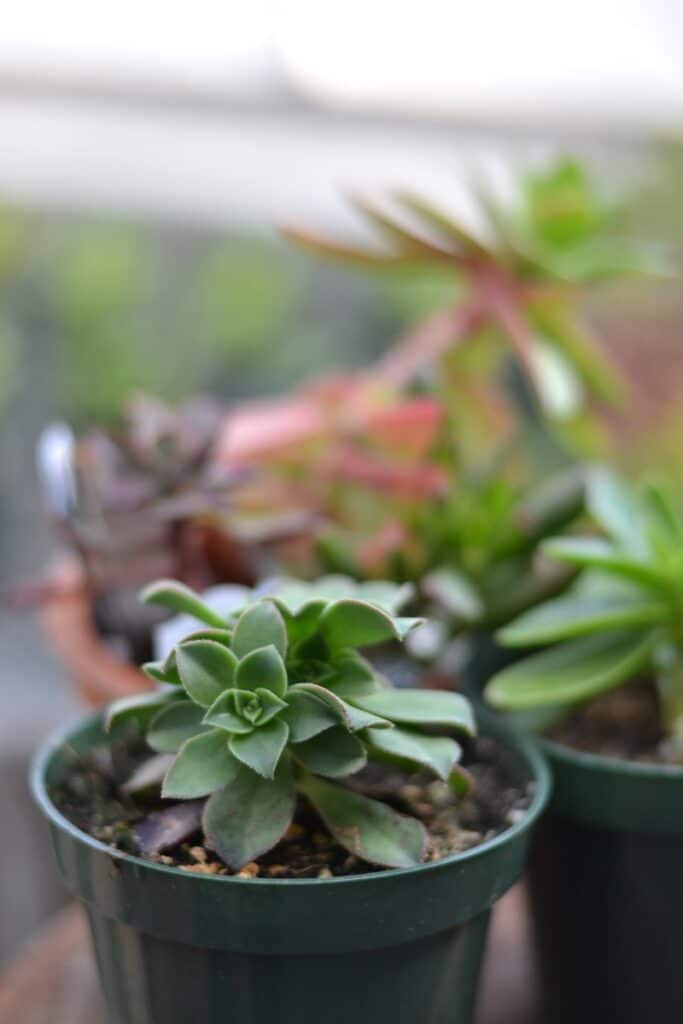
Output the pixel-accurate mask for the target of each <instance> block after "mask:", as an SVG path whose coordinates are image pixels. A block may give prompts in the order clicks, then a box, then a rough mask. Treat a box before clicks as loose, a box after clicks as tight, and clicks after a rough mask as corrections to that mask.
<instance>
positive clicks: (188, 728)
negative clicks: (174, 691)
mask: <svg viewBox="0 0 683 1024" xmlns="http://www.w3.org/2000/svg"><path fill="white" fill-rule="evenodd" d="M203 717H204V711H203V709H202V708H200V707H198V706H197V704H194V703H193V702H192V701H191V700H182V701H177V702H175V703H173V704H171V705H170V706H169V707H166V708H162V710H161V711H159V712H157V714H156V715H155V716H154V718H153V719H152V721H151V722H150V724H149V730H148V732H147V742H148V744H149V745H150V747H151V748H152V750H156V752H157V753H158V754H175V753H176V751H178V750H180V748H181V747H182V745H183V743H184V742H185V740H189V739H190V738H191V737H192V736H196V735H197V734H198V733H201V732H205V731H206V726H205V725H204V724H203V722H202V719H203Z"/></svg>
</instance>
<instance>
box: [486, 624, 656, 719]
mask: <svg viewBox="0 0 683 1024" xmlns="http://www.w3.org/2000/svg"><path fill="white" fill-rule="evenodd" d="M654 644H655V634H654V633H653V632H627V633H624V632H621V631H613V632H609V633H600V634H598V635H597V636H589V637H581V639H579V640H569V641H567V642H566V643H563V644H559V645H558V646H557V647H553V648H551V650H549V651H543V652H541V653H540V654H534V655H532V656H531V657H530V658H525V659H524V661H518V662H515V664H514V665H511V666H509V667H508V668H506V669H503V671H502V672H498V673H497V674H496V675H495V676H493V678H492V679H491V680H490V681H489V683H488V685H487V687H486V691H485V692H486V699H487V700H488V701H489V703H490V704H492V705H493V706H494V707H498V708H505V709H508V710H510V711H516V710H524V709H525V708H534V707H538V706H543V705H549V704H570V703H574V702H576V701H581V700H586V699H588V698H589V697H594V696H596V695H597V694H599V693H603V692H604V691H606V690H610V689H612V688H613V687H615V686H618V685H619V683H622V682H624V681H625V680H627V679H630V678H632V677H633V676H635V675H636V674H637V673H638V672H639V671H640V670H641V669H643V668H644V667H645V666H646V665H647V664H648V662H649V660H650V657H651V655H652V651H653V647H654Z"/></svg>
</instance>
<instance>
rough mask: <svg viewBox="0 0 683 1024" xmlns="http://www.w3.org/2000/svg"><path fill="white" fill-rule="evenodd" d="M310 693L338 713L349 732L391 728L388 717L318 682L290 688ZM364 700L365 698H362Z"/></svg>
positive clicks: (340, 720) (339, 718) (299, 684)
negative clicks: (349, 699)
mask: <svg viewBox="0 0 683 1024" xmlns="http://www.w3.org/2000/svg"><path fill="white" fill-rule="evenodd" d="M293 692H296V693H308V694H311V695H312V696H314V697H318V699H319V700H321V701H323V702H324V703H325V704H327V706H328V707H329V708H331V709H332V711H333V712H334V713H335V714H336V715H337V720H338V721H339V722H341V724H342V725H344V726H345V727H346V728H347V729H348V730H349V732H358V730H359V729H390V728H391V722H390V721H389V720H388V718H382V717H381V716H380V715H376V714H373V713H372V712H370V713H368V712H367V711H365V710H363V709H361V708H359V707H356V706H355V705H353V704H350V703H348V702H347V701H345V700H342V698H341V697H338V696H337V694H336V693H332V691H331V690H328V689H326V688H325V687H324V686H318V685H317V683H297V684H296V686H293V687H292V688H291V690H290V693H293ZM362 699H363V700H364V699H365V698H362Z"/></svg>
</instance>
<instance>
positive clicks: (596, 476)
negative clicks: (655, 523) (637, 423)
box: [586, 466, 650, 558]
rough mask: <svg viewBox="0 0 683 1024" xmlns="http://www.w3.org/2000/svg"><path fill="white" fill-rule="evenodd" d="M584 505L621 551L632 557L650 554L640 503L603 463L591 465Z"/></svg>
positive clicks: (632, 492)
mask: <svg viewBox="0 0 683 1024" xmlns="http://www.w3.org/2000/svg"><path fill="white" fill-rule="evenodd" d="M586 504H587V506H588V511H589V513H590V515H591V516H592V517H593V518H594V519H595V520H596V522H597V523H599V524H600V526H602V528H603V529H604V530H605V531H606V532H607V533H608V534H609V536H610V537H611V538H612V539H613V540H614V541H615V542H616V543H617V544H618V545H619V547H621V548H623V550H624V551H628V552H630V553H631V554H633V555H635V556H636V557H645V558H647V557H648V555H650V544H649V541H648V537H647V528H646V522H645V515H644V508H643V504H642V502H641V501H640V499H639V497H638V495H637V494H636V493H635V491H634V490H633V488H632V487H630V486H629V485H628V484H627V483H626V481H625V480H622V479H621V478H620V477H619V476H618V475H617V474H616V473H614V472H612V470H610V469H608V468H607V467H606V466H594V467H593V468H592V469H591V472H590V474H589V477H588V489H587V494H586Z"/></svg>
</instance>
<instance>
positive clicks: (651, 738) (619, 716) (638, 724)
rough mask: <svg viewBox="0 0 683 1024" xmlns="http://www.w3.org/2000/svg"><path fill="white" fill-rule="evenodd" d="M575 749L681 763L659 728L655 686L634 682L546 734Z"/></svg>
mask: <svg viewBox="0 0 683 1024" xmlns="http://www.w3.org/2000/svg"><path fill="white" fill-rule="evenodd" d="M546 736H547V737H548V739H550V740H554V741H555V742H557V743H562V744H563V745H564V746H566V747H572V748H573V749H574V750H582V751H585V752H586V753H589V754H601V755H602V756H604V757H617V758H620V759H621V760H623V761H636V762H645V763H649V764H683V756H682V755H681V752H680V750H677V749H676V748H675V747H674V745H673V744H672V742H671V740H670V739H669V738H668V737H667V736H666V734H665V733H664V731H663V729H662V724H661V715H660V711H659V702H658V699H657V691H656V689H655V686H654V685H653V684H652V683H650V682H645V681H642V682H635V683H632V684H631V685H629V686H621V687H619V688H618V689H617V690H612V691H611V692H610V693H606V694H603V695H602V696H601V697H596V698H595V699H594V700H591V701H589V702H588V703H587V704H584V705H583V707H581V708H579V709H577V710H576V711H574V712H573V713H572V714H571V715H570V716H568V717H567V718H565V719H564V720H563V721H562V722H560V723H559V724H558V725H556V726H554V727H553V728H552V729H549V730H548V731H547V732H546Z"/></svg>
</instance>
